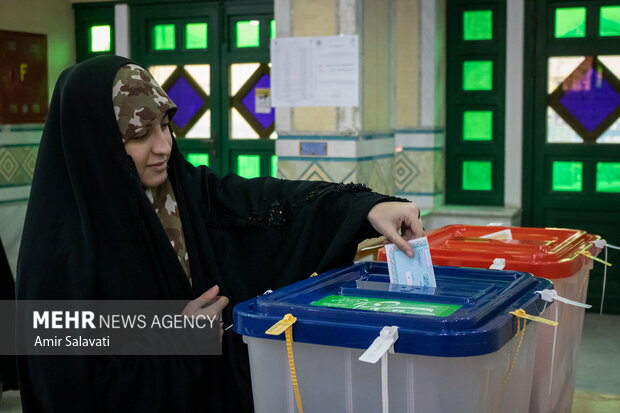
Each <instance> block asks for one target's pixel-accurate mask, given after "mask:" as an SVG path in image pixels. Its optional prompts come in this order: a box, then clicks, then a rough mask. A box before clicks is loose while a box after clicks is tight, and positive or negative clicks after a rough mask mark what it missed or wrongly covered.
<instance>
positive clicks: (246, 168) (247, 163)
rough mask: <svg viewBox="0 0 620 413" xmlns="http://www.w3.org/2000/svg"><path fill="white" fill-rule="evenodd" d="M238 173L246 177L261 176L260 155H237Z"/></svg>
mask: <svg viewBox="0 0 620 413" xmlns="http://www.w3.org/2000/svg"><path fill="white" fill-rule="evenodd" d="M237 175H240V176H242V177H244V178H256V177H257V176H260V156H259V155H239V156H237Z"/></svg>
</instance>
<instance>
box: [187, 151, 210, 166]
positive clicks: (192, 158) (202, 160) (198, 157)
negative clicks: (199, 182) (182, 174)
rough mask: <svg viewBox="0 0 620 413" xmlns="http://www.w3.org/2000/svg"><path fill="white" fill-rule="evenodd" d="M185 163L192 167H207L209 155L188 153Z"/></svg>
mask: <svg viewBox="0 0 620 413" xmlns="http://www.w3.org/2000/svg"><path fill="white" fill-rule="evenodd" d="M187 161H188V162H189V163H191V164H192V165H194V166H199V165H207V166H209V154H208V153H188V154H187Z"/></svg>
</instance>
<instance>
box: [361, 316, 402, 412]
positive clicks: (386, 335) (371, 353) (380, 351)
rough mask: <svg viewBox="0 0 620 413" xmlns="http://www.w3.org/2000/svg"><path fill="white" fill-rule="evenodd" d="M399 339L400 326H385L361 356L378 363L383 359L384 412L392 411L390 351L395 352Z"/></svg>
mask: <svg viewBox="0 0 620 413" xmlns="http://www.w3.org/2000/svg"><path fill="white" fill-rule="evenodd" d="M396 340H398V327H397V326H392V327H388V326H385V327H383V328H382V329H381V333H379V337H377V338H376V339H375V341H373V342H372V344H371V345H370V347H368V350H366V351H365V352H364V354H362V355H361V356H360V358H359V359H360V361H365V362H366V363H376V362H377V361H379V359H381V407H382V412H383V413H388V412H389V411H390V407H389V391H388V363H387V355H388V353H392V354H394V343H395V342H396Z"/></svg>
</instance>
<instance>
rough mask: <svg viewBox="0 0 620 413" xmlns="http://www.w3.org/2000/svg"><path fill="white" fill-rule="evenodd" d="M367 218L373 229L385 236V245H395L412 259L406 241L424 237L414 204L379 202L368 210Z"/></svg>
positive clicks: (410, 250) (418, 214) (411, 251)
mask: <svg viewBox="0 0 620 413" xmlns="http://www.w3.org/2000/svg"><path fill="white" fill-rule="evenodd" d="M367 218H368V222H370V224H371V225H372V226H373V228H374V229H376V230H377V232H379V233H380V234H382V235H383V236H385V238H386V242H387V243H390V242H392V243H394V244H396V246H397V247H398V249H399V250H401V251H403V252H404V253H405V254H407V256H408V257H413V249H412V248H411V245H409V243H408V242H407V240H410V239H414V238H420V237H423V236H424V228H423V227H422V220H421V219H420V209H419V208H418V206H417V205H416V204H415V203H413V202H381V203H378V204H377V205H375V206H374V207H373V208H372V209H371V210H370V212H369V213H368V217H367ZM398 230H400V231H401V233H400V234H399V233H398Z"/></svg>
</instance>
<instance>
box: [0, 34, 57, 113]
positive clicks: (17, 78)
mask: <svg viewBox="0 0 620 413" xmlns="http://www.w3.org/2000/svg"><path fill="white" fill-rule="evenodd" d="M46 117H47V36H46V35H44V34H34V33H22V32H10V31H6V30H0V124H16V123H42V122H45V118H46Z"/></svg>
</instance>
